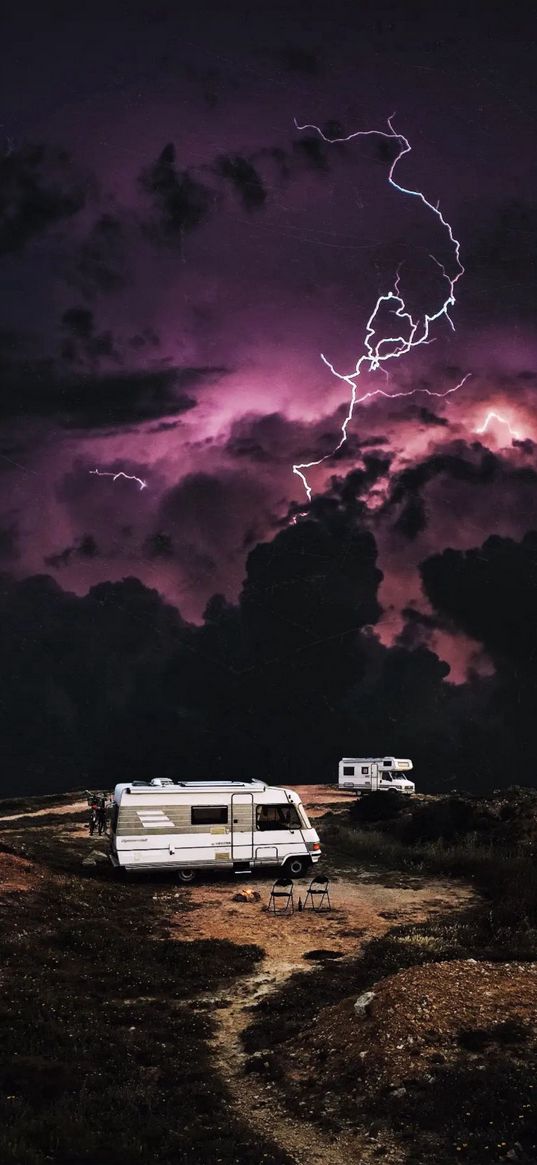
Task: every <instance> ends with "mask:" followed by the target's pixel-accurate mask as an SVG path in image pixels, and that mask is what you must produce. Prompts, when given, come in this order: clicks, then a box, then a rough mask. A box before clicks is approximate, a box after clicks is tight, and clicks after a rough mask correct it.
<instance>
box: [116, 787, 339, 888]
mask: <svg viewBox="0 0 537 1165" xmlns="http://www.w3.org/2000/svg"><path fill="white" fill-rule="evenodd" d="M320 856H321V846H320V843H319V837H318V834H317V833H316V831H315V829H312V826H311V824H310V822H309V819H308V817H307V814H306V812H305V809H304V807H303V805H302V802H301V800H300V797H299V796H298V794H297V793H295V792H293V791H292V790H291V789H282V788H277V787H271V786H270V785H265V784H264V783H263V782H262V781H251V782H249V783H247V782H243V781H214V782H208V781H204V782H197V781H181V782H177V783H176V784H172V785H165V786H158V785H156V784H154V783H153V782H148V784H147V785H143V784H142V783H141V782H138V781H137V782H133V783H132V784H121V785H116V788H115V790H114V807H113V812H112V821H111V844H110V857H111V860H112V863H113V864H114V865H115V866H122V867H124V868H125V869H131V870H132V869H163V868H165V867H169V868H170V869H172V870H177V871H178V874H179V878H180V880H181V881H183V882H191V881H193V880H194V877H195V874H196V870H200V869H211V868H215V867H216V866H219V867H223V868H228V869H232V870H235V872H236V873H241V874H243V873H249V872H250V871H251V870H253V869H256V868H258V867H263V866H281V867H283V872H284V873H286V874H289V875H290V876H291V877H295V878H296V877H299V876H300V874H302V873H304V872H305V870H306V869H308V868H309V866H310V865H311V863H312V862H317V861H318V860H319V858H320Z"/></svg>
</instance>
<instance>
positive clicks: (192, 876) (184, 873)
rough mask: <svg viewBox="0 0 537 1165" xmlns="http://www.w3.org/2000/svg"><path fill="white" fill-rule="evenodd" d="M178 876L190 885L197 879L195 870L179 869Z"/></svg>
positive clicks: (185, 883)
mask: <svg viewBox="0 0 537 1165" xmlns="http://www.w3.org/2000/svg"><path fill="white" fill-rule="evenodd" d="M177 877H178V878H179V881H180V882H183V884H184V885H185V886H189V885H190V883H191V882H195V880H196V871H195V870H178V873H177Z"/></svg>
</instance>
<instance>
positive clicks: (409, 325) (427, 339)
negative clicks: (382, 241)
mask: <svg viewBox="0 0 537 1165" xmlns="http://www.w3.org/2000/svg"><path fill="white" fill-rule="evenodd" d="M394 116H395V114H392V115H391V117H389V118H388V127H389V131H390V132H389V133H388V132H387V131H385V130H376V129H370V130H358V131H356V133H352V134H349V135H348V136H347V137H341V138H328V137H326V135H325V134H324V133H323V131H322V130H321V129H320V128H319V126H317V125H299V124H298V122H297V121H296V119H295V126H296V129H297V130H314V131H315V132H316V133H318V134H319V136H320V137H321V138H322V139H323V141H325V142H328V143H329V144H334V143H338V142H350V141H353V140H354V138H359V137H373V136H376V137H381V138H385V139H387V140H390V141H393V142H397V143H398V145H399V152H398V153H397V155H396V157H395V159H394V161H393V162H392V164H391V166H390V170H389V173H388V182H389V183H390V185H391V186H393V187H394V189H395V190H399V191H400V193H401V194H407V195H409V196H411V197H412V198H417V199H419V201H420V202H422V203H423V205H424V206H426V207H427V208H428V209H429V210H431V211H432V212H433V214H434V215H435V216H436V218H437V219H438V221H439V222H440V223H441V225H442V227H443V228H444V230H445V231H447V234H448V237H449V241H450V243H451V245H452V247H453V252H454V258H455V273H454V274H453V275H448V273H447V271H446V269H445V267H444V264H443V263H441V262H440V261H439V260H438V259H436V258H435V256H434V255H431V256H430V258H431V259H432V261H433V262H434V263H436V264H437V266H438V267H439V268H440V270H441V272H442V276H443V278H444V279H445V281H446V283H447V289H446V290H447V295H446V297H445V299H444V301H443V302H442V304H441V305H440V307H438V309H437V310H436V311H435V312H433V313H432V314H429V313H428V312H427V313H425V314H424V315H423V316H420V317H418V318H416V319H414V317H413V316H412V313H411V312H410V311H409V310H408V309H407V307H406V304H405V301H404V299H403V296H402V294H401V290H400V273H399V271H398V272H397V275H396V277H395V281H394V285H393V288H392V290H391V291H388V292H386V293H385V294H384V295H379V297H378V299H377V302H376V304H375V307H374V308H373V311H372V313H371V315H370V317H369V319H368V321H367V325H366V331H365V337H364V351H363V353H362V355H361V356H360V357H359V359H358V360H357V362H356V365H355V368H354V371H353V372H349V373H342V372H337V371H336V369H335V368H334V366H333V364H332V363H331V362H330V361H329V360H328V359H327V357H326V356H324V355H323V353H321V359H322V361H323V362H324V364H326V366H327V368H329V369H330V372H331V373H332V375H333V376H336V377H337V378H338V379H339V380H344V381H345V382H346V384H348V385H349V388H350V390H351V394H350V400H349V407H348V410H347V415H346V417H345V420H344V421H343V424H342V426H341V440H340V441H339V443H338V444H337V445H336V447H335V449H334V450H333V451H332V453H326V454H325V455H324V456H323V457H319V458H318V459H317V460H314V461H308V462H303V463H302V464H299V465H293V473H295V474H296V475H297V477H299V478H300V479H301V481H302V483H303V485H304V489H305V491H306V496H307V498H308V501H311V496H312V490H311V486H310V485H309V482H308V479H307V476H306V473H305V472H304V471H305V470H308V469H313V468H314V467H315V466H317V465H322V463H323V462H324V461H327V460H328V459H329V458H330V457H333V456H334V453H337V452H338V450H339V449H341V446H342V445H344V444H345V442H346V440H347V430H348V427H349V424H350V422H351V420H352V417H353V413H354V409H355V406H356V405H357V404H362V403H363V402H364V401H366V400H370V399H372V398H373V397H376V396H384V397H387V398H388V399H390V400H391V399H392V398H400V397H405V396H414V395H415V394H416V393H418V392H421V393H425V394H426V395H427V396H435V397H445V396H449V395H450V394H451V393H454V392H457V391H458V390H459V388H462V385H463V384H464V383H465V381H466V380H468V377H469V376H470V375H471V373H467V374H466V376H464V377H463V379H462V380H461V381H460V382H459V384H456V385H455V386H454V387H453V388H449V389H448V390H447V391H446V392H432V391H431V390H430V389H426V388H415V389H410V390H409V391H408V392H395V393H388V392H385V391H384V390H383V389H376V390H372V391H370V392H366V393H364V394H363V395H362V396H358V395H357V385H356V381H357V379H358V377H359V376H360V375H361V374H362V370H363V368H364V367H365V368H366V369H367V370H368V371H369V372H378V371H382V372H384V373H385V374H386V375H387V371H386V369H385V367H384V365H385V363H386V361H388V360H397V359H399V357H400V356H405V355H406V354H407V353H408V352H410V351H411V349H412V348H417V347H419V346H421V345H422V344H431V343H432V342H433V339H434V337H432V336H431V335H430V331H431V327H432V325H433V324H435V323H436V321H437V320H439V319H440V318H441V317H442V316H444V317H445V319H446V320H447V322H448V324H449V326H450V327H451V328H452V330H453V331H454V330H455V327H454V324H453V320H452V319H451V316H450V309H451V308H452V307H453V306H454V304H455V287H456V285H457V283H458V281H459V279H460V278H461V276H462V275H464V267H463V265H462V263H461V259H460V243H459V240H458V239H456V238H455V236H454V234H453V230H452V227H451V226H450V224H449V223H448V221H447V219H445V218H444V216H443V214H442V212H441V210H440V205H439V203H438V202H437V203H436V206H435V205H434V204H433V203H432V202H429V200H428V199H427V198H426V197H425V195H424V194H422V192H421V191H420V190H411V189H409V188H408V187H406V186H401V185H400V184H399V183H398V182H396V181H395V178H394V174H395V170H396V167H397V166H398V164H399V162H400V161H401V159H402V158H404V156H405V155H406V154H409V153H410V151H411V148H412V147H411V145H410V143H409V141H408V139H407V138H406V137H404V136H403V134H399V133H397V132H396V130H395V129H394V127H393V118H394ZM385 304H389V305H390V308H389V310H390V311H391V314H393V315H394V316H395V317H396V319H397V321H400V322H401V329H400V330H401V335H396V336H382V337H377V331H376V326H377V322H378V315H379V312H380V311H381V309H382V307H383V305H385Z"/></svg>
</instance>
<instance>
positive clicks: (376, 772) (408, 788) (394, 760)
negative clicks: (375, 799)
mask: <svg viewBox="0 0 537 1165" xmlns="http://www.w3.org/2000/svg"><path fill="white" fill-rule="evenodd" d="M412 767H413V766H412V761H411V760H407V759H406V760H405V759H402V758H400V757H396V756H380V757H379V756H377V757H371V756H344V757H343V758H342V760H340V762H339V778H338V786H339V788H340V789H348V790H349V792H352V793H356V794H357V795H358V796H360V795H361V794H362V793H376V792H386V791H388V790H389V789H396V790H397V792H398V793H407V794H411V793H415V792H416V786H415V784H414V782H413V781H409V780H408V779H407V778H406V777H405V776H404V775H403V774H404V773H407V772H410V770H411V769H412Z"/></svg>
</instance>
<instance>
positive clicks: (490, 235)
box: [0, 0, 537, 682]
mask: <svg viewBox="0 0 537 1165" xmlns="http://www.w3.org/2000/svg"><path fill="white" fill-rule="evenodd" d="M528 8H529V6H528ZM536 32H537V20H536V19H535V17H532V16H531V15H530V14H529V12H528V11H526V6H524V5H518V6H517V5H513V4H507V3H505V4H502V3H487V4H486V5H485V4H480V3H473V4H467V3H466V4H462V3H461V4H451V5H449V6H447V7H446V8H445V9H444V8H441V6H439V5H436V4H430V3H422V2H418V0H414V2H413V0H406V2H404V3H403V2H402V0H401V2H400V3H382V2H381V3H376V4H369V3H367V4H360V3H358V2H355V3H352V4H350V3H342V2H338V0H333V2H332V3H330V4H322V5H321V4H317V3H313V4H312V3H303V2H296V3H285V4H284V3H281V2H280V3H277V2H274V3H270V4H250V3H245V2H242V3H234V2H231V3H226V4H209V3H205V2H203V0H202V2H201V3H198V4H194V5H182V4H167V3H162V4H160V3H157V2H155V3H147V2H146V3H141V2H136V0H131V2H130V3H125V4H121V3H119V2H118V0H112V2H107V3H100V2H94V3H92V4H90V5H87V6H83V7H80V6H78V5H73V4H72V3H63V2H62V3H54V2H52V0H49V2H48V3H45V4H43V5H41V4H39V5H38V4H36V3H34V4H30V3H28V2H26V0H22V2H21V3H18V4H12V5H9V6H8V14H7V16H5V17H4V20H3V23H2V28H1V37H2V45H3V52H2V58H3V69H2V74H3V75H2V80H1V87H2V95H1V102H0V112H1V124H0V148H1V158H0V289H1V290H0V298H1V303H2V309H1V310H2V323H1V332H0V366H1V371H2V383H3V387H2V396H1V400H2V408H3V427H2V440H1V445H0V472H1V476H2V491H1V512H0V556H1V567H2V569H3V571H4V572H6V574H9V575H11V576H14V577H15V578H17V579H23V578H25V577H27V576H29V575H36V574H37V575H43V574H48V575H51V576H53V578H54V579H55V580H57V582H58V583H59V584H60V586H61V587H62V588H63V590H65V591H68V592H74V593H75V594H76V595H78V596H83V595H85V594H86V593H87V592H88V590H89V588H90V587H92V586H95V584H98V583H102V582H104V581H107V580H109V581H117V580H120V579H122V578H124V577H126V576H130V577H135V578H138V579H140V580H141V581H142V582H143V583H144V584H146V585H147V586H149V587H153V588H156V589H157V590H158V591H159V592H160V594H161V595H162V596H163V597H164V598H165V599H166V600H167V601H168V602H169V603H171V604H173V605H174V606H176V607H178V608H179V609H180V612H181V615H182V616H183V617H184V618H185V619H186V620H189V621H193V622H196V623H199V622H200V621H201V620H202V616H203V612H204V609H205V607H206V604H207V602H208V601H209V599H210V598H211V596H212V595H214V594H215V593H221V594H223V595H224V596H225V598H226V599H227V600H228V601H229V602H231V603H233V602H236V600H237V598H238V595H239V593H240V589H241V585H242V582H243V579H244V577H245V570H246V560H247V556H248V554H249V553H250V552H251V551H252V550H253V549H254V547H256V545H257V544H258V543H260V542H265V543H271V542H272V540H274V539H275V538H276V536H277V535H278V533H279V532H280V536H281V532H282V531H285V530H286V529H287V530H288V529H289V527H290V526H292V525H293V523H295V524H296V525H297V526H298V525H299V524H301V523H304V522H305V521H307V519H308V514H310V513H311V515H312V516H313V517H314V518H315V514H318V513H320V510H319V506H322V505H323V504H325V505H327V506H329V505H332V506H333V507H336V508H337V506H339V505H344V504H345V498H346V497H348V496H349V491H350V493H352V495H353V498H354V504H356V505H357V504H358V502H357V500H356V499H358V498H359V499H360V524H361V528H362V529H364V528H365V529H367V530H369V531H371V533H372V534H373V535H374V539H375V542H376V546H377V551H378V561H377V566H378V568H380V570H381V571H382V573H383V580H382V583H381V585H380V590H379V593H378V600H379V604H380V608H381V610H380V612H379V613H378V618H377V619H376V632H375V633H376V634H377V635H378V636H380V638H381V641H382V642H383V643H384V644H385V645H391V644H393V642H394V641H395V640H396V639H397V637H398V636H399V639H400V641H401V642H404V643H406V644H407V646H410V645H413V646H415V645H416V644H419V645H423V644H427V645H428V646H429V647H431V648H432V649H434V650H435V651H436V652H437V654H438V655H439V656H440V658H442V659H444V660H447V661H448V662H449V663H450V664H451V668H452V670H451V673H450V678H451V679H454V680H456V681H457V682H460V681H461V680H462V679H464V677H465V675H466V670H467V668H468V667H471V669H473V671H474V672H475V671H476V672H477V673H478V674H480V675H482V676H487V675H489V674H491V673H492V672H493V671H494V665H493V663H492V662H491V658H490V651H488V650H487V644H486V643H483V640H481V641H480V640H479V638H478V637H477V636H475V635H474V634H472V633H471V631H472V621H471V620H466V622H465V621H464V620H458V621H453V620H452V619H451V621H450V618H449V617H447V616H446V617H444V618H437V617H433V615H432V608H431V604H430V599H431V594H430V592H429V594H428V596H427V597H426V596H425V594H424V593H423V591H422V587H421V581H420V573H419V569H418V568H419V564H420V563H422V562H423V561H424V560H426V559H428V558H430V557H431V555H434V554H437V553H439V552H441V551H443V550H444V549H446V548H448V547H450V548H453V549H455V550H466V549H470V548H475V547H479V546H480V545H481V544H482V543H483V542H484V541H485V540H486V539H487V538H488V537H489V536H490V535H501V536H511V537H513V538H515V539H520V538H522V536H523V535H524V534H525V533H526V532H527V531H528V530H531V529H532V528H534V527H535V526H536V524H537V491H536V482H537V466H536V446H535V444H534V443H533V442H534V438H535V439H537V425H536V422H535V403H534V402H535V393H536V387H537V371H535V370H536V369H537V337H536V334H535V306H534V305H535V270H536V268H535V258H536V239H537V203H536V198H535V191H536V188H537V154H536V150H535V124H536V117H537V108H536V106H537V95H536V91H535V83H534V79H535V78H534V69H535V66H534V62H535V45H536V40H537V37H536ZM392 114H395V119H394V125H395V129H396V131H397V132H399V133H401V134H404V135H406V137H407V138H408V141H409V143H410V145H411V147H412V152H411V153H410V155H408V156H406V157H405V158H404V159H403V160H402V161H401V163H400V164H399V166H398V169H397V172H396V177H397V180H398V182H400V183H401V184H402V185H404V186H407V187H410V188H411V189H413V190H419V191H422V192H423V193H424V195H425V196H426V198H427V200H428V201H429V202H430V203H431V204H433V205H434V206H436V204H437V202H439V205H440V209H441V211H442V213H443V215H444V216H445V219H446V220H447V221H449V223H450V224H451V226H452V228H453V233H454V236H455V237H456V238H457V239H458V240H459V241H460V245H461V249H460V255H461V263H462V265H463V267H464V274H462V275H461V278H460V279H459V280H458V282H457V284H456V287H455V298H456V303H455V305H454V306H453V307H452V308H451V311H450V315H451V319H452V321H453V325H454V328H453V329H452V328H451V327H450V326H449V322H448V320H447V319H446V318H445V317H444V316H441V317H440V318H439V319H438V320H437V322H436V323H434V324H433V325H432V326H431V330H430V336H429V338H430V340H431V341H432V342H431V343H429V344H427V345H423V346H421V345H420V346H417V347H416V348H414V349H413V350H411V351H410V352H408V353H407V354H406V355H403V356H402V357H401V359H398V360H396V359H391V360H390V361H387V362H386V365H385V367H386V371H387V372H388V376H387V377H386V376H385V375H384V374H383V372H382V371H377V372H374V371H371V370H370V369H368V368H367V366H366V367H364V368H363V371H362V375H361V377H360V380H359V382H357V383H358V387H359V392H360V394H361V393H367V392H374V391H376V390H377V389H379V388H382V389H383V392H384V393H386V394H389V395H392V394H396V393H398V392H404V393H411V392H413V390H419V391H416V392H415V393H414V395H407V396H405V397H403V398H400V399H398V400H393V401H391V400H389V399H387V398H386V396H385V395H378V396H376V397H372V398H370V399H369V400H367V401H365V402H364V403H363V404H360V405H358V406H357V407H356V409H355V412H354V416H353V418H352V421H351V422H350V424H349V427H348V433H347V436H348V440H347V442H346V444H345V445H344V446H342V448H341V449H340V451H339V453H337V454H336V455H335V456H333V457H332V456H331V452H332V451H333V450H334V449H335V447H336V446H337V445H338V442H339V441H340V438H341V425H342V423H343V421H344V419H345V416H346V414H347V410H348V401H349V385H348V383H345V382H343V381H341V380H339V379H338V378H337V377H335V376H334V375H332V373H331V372H330V370H329V369H328V367H327V366H326V364H324V363H323V361H322V360H321V353H324V355H325V356H326V357H327V359H328V360H329V361H330V362H331V363H332V364H333V366H334V368H335V369H336V370H338V371H341V372H344V373H348V372H349V371H351V370H352V369H354V368H355V366H356V362H357V361H358V360H359V359H360V357H361V356H362V355H363V353H364V336H365V330H366V325H367V321H368V319H369V317H370V315H371V312H372V311H373V309H374V307H375V303H376V301H377V297H378V296H379V295H383V294H386V293H388V292H389V291H390V290H393V288H394V280H395V279H396V277H397V274H398V273H399V280H400V284H399V286H400V289H401V295H402V296H403V297H404V302H405V305H406V307H407V308H408V310H409V311H411V313H412V315H413V317H414V318H416V319H419V320H423V318H424V317H425V315H426V314H427V313H429V314H433V313H434V312H436V311H437V310H438V308H439V306H440V305H441V304H442V302H443V301H444V299H445V298H446V294H447V292H446V287H447V280H446V274H445V273H446V272H447V274H448V276H451V277H453V276H454V275H455V273H456V270H457V265H456V261H455V256H454V249H453V247H452V246H451V245H450V242H449V238H448V236H447V233H446V231H445V230H444V229H443V228H442V225H441V223H440V222H439V220H438V218H437V216H436V215H435V214H434V211H432V210H431V209H430V208H428V207H426V206H425V205H423V204H422V203H420V201H419V200H417V199H415V198H412V197H408V196H405V195H403V194H401V193H400V192H398V191H397V190H395V189H393V187H391V186H390V184H389V181H388V174H389V169H390V165H391V163H392V162H393V160H394V158H395V156H396V153H397V148H396V146H395V144H394V141H393V140H390V139H389V138H387V137H383V136H381V134H379V135H372V136H368V137H364V138H360V137H359V138H356V139H354V140H352V141H351V142H348V143H343V144H341V143H340V144H328V143H326V142H325V141H324V140H323V136H321V134H318V133H316V132H315V130H304V131H299V130H297V129H296V127H295V119H296V121H297V122H298V123H299V124H308V125H314V126H318V127H319V129H320V130H321V131H322V134H323V135H324V137H327V138H342V137H346V136H348V135H350V134H352V133H354V132H356V131H358V130H379V131H382V133H383V134H386V133H389V129H388V126H387V118H388V117H390V116H391V115H392ZM431 256H433V257H434V258H431ZM435 259H436V262H434V260H435ZM439 264H443V265H444V267H443V268H442V267H441V266H439ZM389 306H390V305H389V304H388V305H386V307H387V308H389ZM393 320H394V316H393V314H392V315H390V314H389V311H388V310H386V311H385V312H384V314H383V315H382V318H380V317H379V329H380V331H379V335H380V333H381V332H382V334H383V335H385V336H389V335H390V329H391V328H393ZM392 334H393V333H392ZM396 334H397V335H399V334H400V333H399V332H397V333H396ZM403 334H406V332H403ZM467 374H470V375H469V376H468V379H467V380H466V381H465V383H464V385H463V386H462V387H461V388H460V389H459V390H458V391H457V392H449V391H448V390H450V389H452V388H454V387H455V386H456V385H457V384H458V383H460V381H461V380H462V379H463V377H465V376H466V375H467ZM425 390H428V391H429V392H432V393H437V394H445V393H447V394H448V395H446V396H444V397H442V396H429V395H427V392H426V391H425ZM489 413H494V414H498V415H499V416H498V415H497V416H492V417H489V419H488V422H487V427H486V431H485V432H484V433H482V434H479V433H478V432H477V430H478V429H479V428H483V425H484V423H485V422H486V421H487V416H488V414H489ZM321 458H326V459H325V460H324V461H323V463H322V465H321V466H319V467H318V468H315V469H313V470H312V471H311V472H310V473H309V475H308V480H309V483H310V485H311V487H312V490H313V498H312V509H311V511H310V508H309V506H308V503H307V498H306V495H305V491H304V487H303V483H302V481H301V480H300V478H299V477H298V476H297V475H296V474H293V472H292V466H293V464H296V463H303V462H309V461H316V460H319V459H321ZM96 470H98V471H99V473H96V472H95V471H96ZM118 473H121V474H124V475H125V476H121V477H118V478H116V479H115V480H114V477H115V475H116V474H118ZM100 475H103V476H100ZM136 479H138V480H136ZM142 484H143V486H144V488H141V486H142ZM315 507H317V509H316V508H315ZM447 605H448V606H449V604H447ZM444 614H445V612H444ZM401 636H402V639H401Z"/></svg>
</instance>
